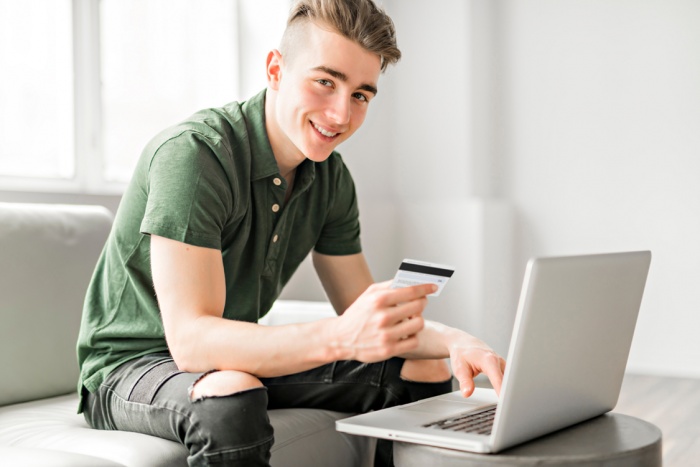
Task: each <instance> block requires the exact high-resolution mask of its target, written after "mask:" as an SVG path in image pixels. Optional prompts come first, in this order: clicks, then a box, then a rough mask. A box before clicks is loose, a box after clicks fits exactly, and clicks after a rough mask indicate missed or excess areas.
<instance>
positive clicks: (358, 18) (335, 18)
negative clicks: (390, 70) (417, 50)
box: [280, 0, 401, 72]
mask: <svg viewBox="0 0 700 467" xmlns="http://www.w3.org/2000/svg"><path fill="white" fill-rule="evenodd" d="M309 21H313V22H314V23H316V24H319V23H320V24H321V26H323V25H324V24H325V25H328V26H329V27H331V28H333V29H334V30H335V31H336V32H338V33H339V34H340V35H342V36H344V37H345V38H347V39H349V40H351V41H353V42H355V43H357V44H359V45H360V46H361V47H363V48H364V49H365V50H367V51H369V52H372V53H373V54H375V55H377V56H379V58H380V60H381V71H382V72H384V71H385V70H386V68H387V66H389V64H394V63H396V62H398V61H399V59H400V58H401V51H400V50H399V48H398V47H397V45H396V30H395V28H394V22H393V21H392V20H391V18H390V17H389V15H387V14H386V13H385V12H384V10H382V9H381V8H379V7H377V5H375V4H374V2H373V1H372V0H299V1H297V2H296V3H295V4H294V5H293V6H292V9H291V11H290V13H289V18H288V19H287V28H286V29H285V32H284V35H283V36H282V44H281V45H280V49H281V51H282V52H283V53H288V52H292V50H293V48H294V45H292V43H293V42H294V39H293V38H294V37H295V36H297V35H298V34H299V31H298V28H297V27H296V26H297V25H301V24H304V23H306V22H309ZM295 45H297V46H298V45H299V44H295Z"/></svg>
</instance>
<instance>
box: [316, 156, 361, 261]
mask: <svg viewBox="0 0 700 467" xmlns="http://www.w3.org/2000/svg"><path fill="white" fill-rule="evenodd" d="M337 162H338V165H337V169H336V170H334V171H333V172H335V176H334V179H333V183H332V185H331V190H332V193H333V196H332V203H331V204H330V206H329V208H328V214H327V217H326V222H325V224H324V226H323V229H322V231H321V235H320V237H319V239H318V241H317V242H316V246H315V247H314V249H315V250H316V251H317V252H319V253H321V254H325V255H333V256H339V255H352V254H356V253H360V252H362V245H361V242H360V213H359V209H358V207H357V195H356V193H355V183H354V181H353V179H352V176H351V175H350V171H349V170H348V169H347V167H346V166H345V164H344V163H343V162H342V159H340V157H339V156H338V158H337Z"/></svg>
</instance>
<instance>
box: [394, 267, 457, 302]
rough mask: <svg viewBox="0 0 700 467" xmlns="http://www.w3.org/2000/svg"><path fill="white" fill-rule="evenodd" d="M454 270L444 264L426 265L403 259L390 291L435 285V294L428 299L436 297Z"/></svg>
mask: <svg viewBox="0 0 700 467" xmlns="http://www.w3.org/2000/svg"><path fill="white" fill-rule="evenodd" d="M454 272H455V268H453V267H452V266H446V265H444V264H435V263H426V262H425V261H417V260H415V259H404V260H403V261H402V262H401V266H399V270H398V271H396V275H395V276H394V281H393V282H392V283H391V288H392V289H400V288H403V287H410V286H413V285H418V284H435V285H437V286H438V289H437V292H435V293H431V294H429V295H428V296H429V297H437V296H438V295H440V292H442V289H443V288H444V287H445V284H447V281H448V280H449V279H450V277H452V274H453V273H454Z"/></svg>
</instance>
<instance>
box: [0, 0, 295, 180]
mask: <svg viewBox="0 0 700 467" xmlns="http://www.w3.org/2000/svg"><path fill="white" fill-rule="evenodd" d="M255 3H265V4H266V5H265V6H264V7H263V6H256V5H255ZM288 6H289V3H288V1H287V0H275V1H274V2H256V0H23V1H16V0H0V142H1V143H0V189H11V190H32V191H72V192H83V193H121V191H123V189H124V187H125V185H126V183H127V182H128V180H129V178H130V177H131V173H132V171H133V168H134V165H135V163H136V160H137V159H138V157H139V155H140V153H141V151H142V149H143V147H144V146H145V145H146V143H147V142H148V141H149V140H150V139H151V138H152V137H153V136H155V135H156V134H157V133H158V132H159V131H160V130H162V129H164V128H166V127H168V126H171V125H173V124H175V123H177V122H178V121H181V120H183V119H185V118H187V117H188V116H189V115H191V114H193V113H194V112H196V111H197V110H200V109H202V108H206V107H218V106H222V105H225V104H227V103H228V102H231V101H233V100H240V99H242V98H246V97H249V96H250V95H252V92H251V89H253V90H260V89H262V88H263V87H264V86H265V74H264V59H265V52H266V51H267V50H269V49H270V48H274V47H276V46H277V43H278V41H279V37H280V36H281V32H282V29H283V28H284V20H285V17H286V14H287V11H288ZM245 34H248V35H250V36H251V38H248V37H242V35H245ZM261 37H264V38H265V40H264V41H262V43H261V41H260V38H261ZM252 41H255V43H252ZM251 50H255V51H256V53H255V55H256V56H255V60H257V62H256V63H255V64H254V66H253V69H257V68H255V67H259V70H260V71H259V73H258V72H255V76H256V78H255V79H254V80H253V82H247V81H250V80H249V79H247V78H246V76H249V75H250V68H251V67H250V66H249V67H246V66H245V63H244V62H245V61H246V60H249V59H252V56H253V54H252V53H251ZM248 57H251V58H248ZM245 68H248V69H247V70H244V69H245ZM241 70H243V71H245V73H244V74H243V75H242V74H241ZM241 76H242V78H241ZM241 80H243V81H246V82H245V83H241Z"/></svg>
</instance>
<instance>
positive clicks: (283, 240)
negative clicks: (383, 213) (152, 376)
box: [78, 91, 361, 394]
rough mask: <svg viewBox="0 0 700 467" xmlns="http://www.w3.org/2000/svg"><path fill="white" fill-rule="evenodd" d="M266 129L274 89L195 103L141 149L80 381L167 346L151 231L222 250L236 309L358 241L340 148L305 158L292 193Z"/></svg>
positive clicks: (249, 316) (102, 266) (256, 306)
mask: <svg viewBox="0 0 700 467" xmlns="http://www.w3.org/2000/svg"><path fill="white" fill-rule="evenodd" d="M286 189H287V182H286V180H285V179H284V177H282V176H281V174H280V172H279V168H278V167H277V163H276V161H275V158H274V155H273V153H272V148H271V147H270V142H269V140H268V137H267V132H266V130H265V92H264V91H263V92H261V93H260V94H258V95H257V96H255V97H253V98H252V99H251V100H249V101H247V102H244V103H236V102H235V103H231V104H229V105H227V106H225V107H222V108H217V109H208V110H204V111H201V112H198V113H196V114H195V115H193V116H192V117H191V118H190V119H188V120H187V121H185V122H183V123H181V124H179V125H177V126H175V127H172V128H170V129H168V130H166V131H164V132H162V133H160V134H159V135H157V136H156V137H155V138H154V139H153V140H151V142H150V143H149V144H148V145H147V146H146V148H145V149H144V152H143V154H142V155H141V158H140V159H139V162H138V163H137V167H136V170H135V172H134V175H133V178H132V180H131V183H130V184H129V187H128V188H127V190H126V192H125V193H124V196H123V198H122V201H121V204H120V206H119V209H118V211H117V214H116V217H115V221H114V225H113V228H112V232H111V234H110V235H109V238H108V240H107V243H106V245H105V247H104V250H103V252H102V255H101V257H100V259H99V262H98V264H97V267H96V270H95V272H94V275H93V278H92V281H91V283H90V286H89V289H88V292H87V296H86V299H85V306H84V310H83V318H82V323H81V328H80V335H79V338H78V362H79V364H80V382H79V385H78V389H79V391H80V393H81V394H83V388H85V389H87V390H88V391H91V392H93V391H95V390H96V389H97V388H98V387H99V385H100V384H101V383H102V382H103V381H104V379H105V377H106V376H107V375H108V374H109V373H110V371H112V370H113V369H114V368H116V367H117V366H118V365H120V364H121V363H124V362H125V361H128V360H130V359H133V358H136V357H139V356H142V355H145V354H149V353H154V352H161V351H164V350H167V344H166V341H165V333H164V331H163V323H162V321H161V317H160V312H159V309H158V303H157V301H156V296H155V291H154V288H153V280H152V277H151V267H150V235H151V234H153V235H159V236H162V237H167V238H170V239H173V240H177V241H180V242H184V243H188V244H191V245H196V246H201V247H207V248H215V249H218V250H221V253H222V257H223V265H224V273H225V277H226V304H225V306H224V310H223V316H224V318H227V319H235V320H241V321H248V322H255V321H257V320H258V319H259V318H260V317H262V316H263V315H265V314H266V313H267V312H268V310H269V309H270V307H271V306H272V304H273V302H274V301H275V300H276V299H277V297H278V296H279V294H280V292H281V290H282V287H284V285H285V284H286V283H287V281H288V280H289V279H290V277H291V276H292V274H293V273H294V271H295V270H296V269H297V267H298V266H299V264H300V263H301V262H302V260H304V258H305V257H306V256H307V255H308V254H309V252H310V251H311V250H312V249H315V250H316V251H318V252H320V253H323V254H327V255H348V254H355V253H359V252H360V251H361V247H360V240H359V235H360V225H359V220H358V209H357V201H356V198H355V188H354V183H353V181H352V177H351V176H350V173H349V171H348V169H347V167H346V166H345V164H344V163H343V161H342V159H341V157H340V155H339V154H337V153H335V152H334V153H332V154H331V156H330V157H329V158H328V159H327V160H326V161H324V162H321V163H315V162H312V161H310V160H305V161H304V162H303V163H302V164H301V165H300V166H299V167H298V168H297V172H296V177H295V182H294V187H293V191H292V195H291V198H290V199H289V201H288V202H287V203H286V204H285V202H284V199H285V193H286Z"/></svg>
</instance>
